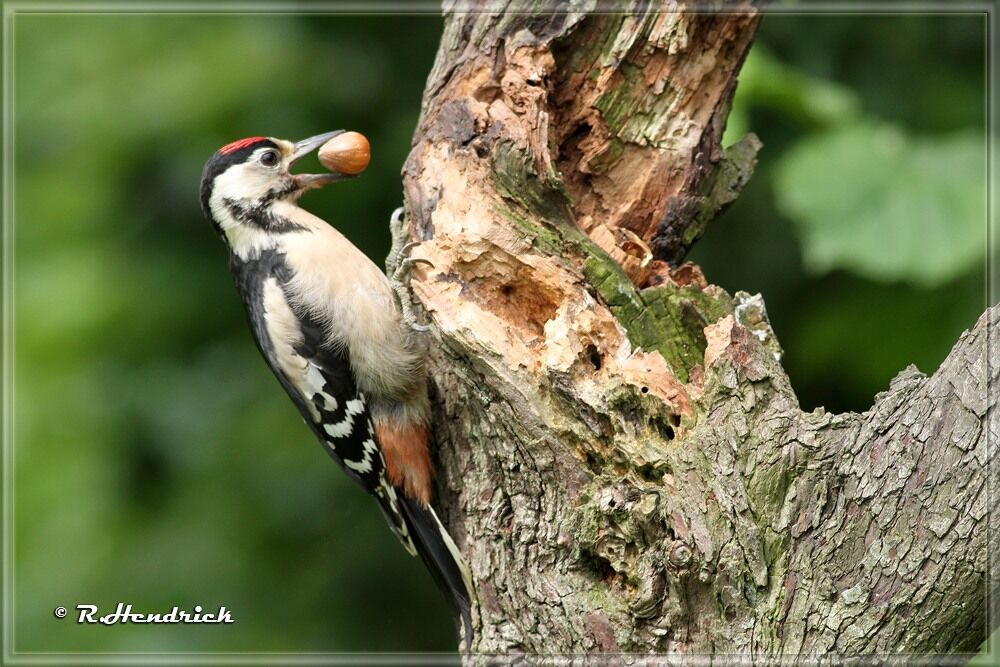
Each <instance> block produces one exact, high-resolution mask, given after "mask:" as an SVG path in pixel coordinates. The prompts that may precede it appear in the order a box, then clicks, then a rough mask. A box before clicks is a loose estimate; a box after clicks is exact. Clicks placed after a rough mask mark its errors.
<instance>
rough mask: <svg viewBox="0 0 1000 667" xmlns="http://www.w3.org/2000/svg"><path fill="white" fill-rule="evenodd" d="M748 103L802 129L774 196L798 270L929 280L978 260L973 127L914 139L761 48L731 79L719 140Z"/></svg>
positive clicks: (979, 191) (736, 132) (742, 124)
mask: <svg viewBox="0 0 1000 667" xmlns="http://www.w3.org/2000/svg"><path fill="white" fill-rule="evenodd" d="M754 107H758V108H760V107H766V108H768V109H770V110H771V111H773V112H777V113H780V114H781V115H782V117H783V118H784V120H785V122H789V121H791V122H795V123H798V124H799V126H800V127H802V128H803V129H804V130H805V133H804V134H803V135H802V136H801V138H799V139H798V141H796V142H795V143H794V144H793V145H792V146H790V147H789V148H788V149H787V150H785V151H784V152H783V154H782V155H781V156H780V157H779V158H778V161H777V165H776V173H775V177H774V188H775V190H774V191H775V196H776V203H777V206H778V209H779V210H780V211H781V213H783V214H784V215H786V216H788V218H789V219H791V220H792V221H793V222H794V223H795V230H796V232H797V234H798V236H799V239H800V242H801V245H802V253H803V261H804V263H805V267H806V269H807V270H809V271H811V272H813V273H816V274H823V273H828V272H830V271H832V270H834V269H844V270H846V271H850V272H852V273H854V274H856V275H859V276H862V277H865V278H870V279H872V280H878V281H905V282H910V283H912V284H915V285H921V286H928V287H930V286H935V285H940V284H943V283H945V282H947V281H948V280H951V279H953V278H956V277H958V276H961V275H963V274H964V273H966V272H968V271H969V270H970V269H972V268H975V267H976V266H981V265H982V262H983V259H984V253H985V250H984V249H985V236H986V224H985V221H986V196H985V195H986V145H985V138H984V136H983V133H982V132H981V131H976V130H972V129H969V130H963V131H960V132H951V133H949V134H924V135H920V136H916V135H914V134H912V133H911V132H909V131H908V130H907V129H906V128H905V127H904V126H902V125H900V124H898V123H890V122H886V121H879V120H877V119H875V118H873V117H872V116H870V115H866V114H865V113H864V111H863V104H862V100H861V99H860V97H859V96H858V94H857V93H856V92H854V91H852V90H851V89H850V88H848V87H846V86H843V85H841V84H839V83H837V82H835V81H831V80H829V79H824V78H820V77H816V76H813V75H810V74H808V73H806V72H804V71H802V70H800V69H798V68H796V67H792V66H790V65H787V64H785V63H782V62H781V61H780V60H778V58H776V57H775V56H774V54H773V53H772V52H771V51H770V50H769V49H768V48H767V46H766V45H764V44H761V43H758V44H756V45H755V46H754V48H753V49H752V50H751V51H750V54H749V55H748V56H747V60H746V63H745V64H744V67H743V70H742V72H741V74H740V80H739V86H738V88H737V92H736V97H735V100H734V104H733V112H732V113H731V114H730V119H729V124H728V125H727V128H726V134H725V137H724V143H726V144H727V145H728V144H729V143H732V142H733V141H735V140H736V139H738V138H739V137H740V136H742V135H743V134H744V133H746V132H747V131H749V130H751V129H753V128H751V127H750V125H749V123H750V120H749V114H750V110H751V109H752V108H754Z"/></svg>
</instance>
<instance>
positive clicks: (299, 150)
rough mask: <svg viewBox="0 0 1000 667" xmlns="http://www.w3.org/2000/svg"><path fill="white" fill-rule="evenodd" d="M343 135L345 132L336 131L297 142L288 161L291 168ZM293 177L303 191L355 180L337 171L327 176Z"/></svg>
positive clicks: (295, 175)
mask: <svg viewBox="0 0 1000 667" xmlns="http://www.w3.org/2000/svg"><path fill="white" fill-rule="evenodd" d="M343 133H344V130H334V131H333V132H327V133H325V134H317V135H316V136H315V137H309V138H308V139H303V140H302V141H299V142H297V143H296V144H295V150H293V151H292V157H291V158H290V159H289V161H288V166H289V167H291V166H292V165H293V164H295V163H296V162H297V161H298V160H299V158H301V157H303V156H305V155H308V154H309V153H312V152H313V151H314V150H316V149H317V148H319V147H320V146H322V145H323V144H325V143H326V142H328V141H330V139H333V138H334V137H335V136H337V135H338V134H343ZM293 177H294V178H295V184H296V185H297V186H298V187H299V188H301V189H303V190H305V189H308V188H318V187H320V186H323V185H326V184H327V183H335V182H336V181H342V180H344V179H347V178H353V176H350V175H348V174H341V173H339V172H336V171H332V172H328V173H326V174H294V175H293Z"/></svg>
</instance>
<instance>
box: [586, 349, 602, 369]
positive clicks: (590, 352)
mask: <svg viewBox="0 0 1000 667" xmlns="http://www.w3.org/2000/svg"><path fill="white" fill-rule="evenodd" d="M587 357H588V358H589V359H590V365H591V366H593V367H594V370H595V371H599V370H601V366H602V365H603V364H602V362H601V353H600V352H598V351H597V347H596V346H594V345H588V346H587Z"/></svg>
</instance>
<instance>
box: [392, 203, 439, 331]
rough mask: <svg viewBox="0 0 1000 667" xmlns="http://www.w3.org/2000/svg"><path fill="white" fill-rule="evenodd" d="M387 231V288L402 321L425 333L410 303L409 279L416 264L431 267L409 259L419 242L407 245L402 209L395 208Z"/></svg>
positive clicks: (423, 326)
mask: <svg viewBox="0 0 1000 667" xmlns="http://www.w3.org/2000/svg"><path fill="white" fill-rule="evenodd" d="M389 229H390V231H391V232H392V247H391V248H390V250H389V256H388V257H386V258H385V269H386V274H387V275H388V276H389V286H390V287H392V292H393V294H395V295H396V302H397V303H398V304H399V312H400V315H402V317H403V321H404V322H406V324H407V325H408V326H409V327H410V328H411V329H413V330H414V331H418V332H421V333H422V332H425V331H428V330H429V329H430V327H428V326H427V325H425V324H421V323H420V322H418V321H417V317H416V315H415V314H414V313H413V302H412V301H411V295H410V287H409V278H410V272H411V271H412V270H413V267H414V265H416V264H425V265H427V266H431V267H433V266H434V264H432V263H431V262H430V261H429V260H426V259H421V258H416V257H410V256H409V253H410V251H411V250H413V248H414V247H415V246H417V245H420V244H419V242H416V241H411V242H409V243H407V234H406V230H405V228H404V223H403V209H402V208H397V209H396V210H395V211H393V213H392V217H391V218H390V219H389Z"/></svg>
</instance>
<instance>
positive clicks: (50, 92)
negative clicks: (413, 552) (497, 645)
mask: <svg viewBox="0 0 1000 667" xmlns="http://www.w3.org/2000/svg"><path fill="white" fill-rule="evenodd" d="M440 26H441V22H440V19H439V18H438V17H435V16H423V17H412V16H411V17H399V16H395V17H394V16H378V15H374V16H371V15H369V16H365V15H352V16H346V15H334V16H308V17H307V16H294V15H289V14H284V15H278V14H273V15H270V14H256V15H254V14H248V15H235V14H228V15H227V14H212V15H209V14H205V15H176V14H175V15H171V14H87V13H81V14H73V13H69V12H67V13H62V14H58V15H52V14H26V15H18V16H17V18H16V22H15V37H16V51H15V59H14V68H15V74H16V85H15V97H14V101H13V104H14V109H13V111H14V118H15V139H16V141H15V146H16V156H15V170H14V178H15V195H16V196H15V199H14V207H15V208H14V218H15V221H14V233H15V244H16V245H15V257H16V262H15V267H14V269H13V273H14V285H13V292H14V300H15V316H14V331H13V339H14V374H15V380H14V385H15V386H14V405H15V408H14V412H15V415H14V417H15V419H14V427H13V428H14V434H15V438H14V449H15V458H16V468H15V478H16V485H15V486H16V497H15V528H14V530H15V543H16V546H15V549H16V551H15V559H14V560H15V573H14V577H15V585H16V590H17V599H16V604H15V620H16V632H15V636H14V648H15V650H17V651H24V652H31V651H43V650H44V651H80V650H91V651H124V650H136V651H155V650H164V651H193V650H195V651H196V650H206V651H364V650H399V651H404V650H450V649H452V648H453V647H454V645H455V644H454V632H453V629H452V623H451V620H450V618H449V613H448V611H447V606H446V604H445V602H444V600H443V599H442V598H441V596H440V594H439V593H438V592H437V590H436V588H435V586H434V584H433V582H432V580H431V579H430V576H429V575H428V574H427V573H426V571H425V569H424V568H423V566H422V564H421V563H420V562H419V560H417V559H413V558H410V557H408V556H407V554H406V553H405V551H403V549H402V548H401V547H400V546H399V544H398V543H397V542H396V541H395V539H394V538H393V537H392V535H391V534H390V532H389V531H388V530H386V528H385V525H384V520H383V519H382V517H381V515H380V513H379V511H378V509H377V507H376V506H375V504H374V503H372V502H371V500H370V499H369V498H367V497H366V496H365V494H364V493H363V492H362V491H361V490H360V489H357V488H356V487H355V486H354V485H353V484H351V482H350V481H349V480H347V479H346V478H345V477H344V475H343V474H342V473H341V471H340V470H338V469H337V467H336V465H335V464H333V462H331V461H330V460H329V458H328V457H327V456H326V454H325V453H324V452H323V450H322V448H321V447H320V446H319V445H318V444H317V443H316V442H315V440H314V439H313V438H312V436H311V434H310V433H309V431H308V429H306V427H305V426H304V425H303V424H302V420H301V418H300V417H299V416H298V414H297V413H296V411H295V409H294V407H293V406H292V404H291V403H290V401H288V399H287V397H285V396H284V394H283V392H282V391H281V389H280V387H279V386H278V385H277V383H276V382H275V381H274V378H273V377H272V376H271V374H270V373H269V372H268V371H267V369H266V368H265V366H264V364H263V362H262V360H261V359H260V357H259V355H258V354H257V351H256V350H255V349H254V346H253V342H252V341H251V339H250V337H249V334H248V332H247V330H246V324H245V318H244V314H243V313H242V312H241V307H240V304H239V299H238V297H237V295H236V292H235V290H234V289H233V285H232V279H231V277H230V276H229V275H228V271H227V268H226V254H225V250H224V247H223V245H222V243H221V242H220V241H219V239H218V238H217V237H216V236H215V234H214V233H213V231H212V230H211V227H210V225H209V224H208V222H207V221H205V220H204V218H203V216H202V213H201V211H200V208H199V202H198V184H199V180H200V177H201V170H202V165H203V164H204V161H205V160H206V159H207V158H208V157H209V156H210V155H211V154H212V152H213V151H215V149H216V148H218V147H219V146H220V145H222V144H223V143H225V142H227V141H231V140H233V139H237V138H239V137H242V136H248V135H255V134H267V135H275V136H281V137H287V138H290V139H298V138H302V137H305V136H309V135H312V134H316V133H319V132H322V131H325V130H330V129H334V128H339V127H347V128H353V129H357V130H359V131H361V132H364V133H365V134H366V135H367V136H368V137H369V138H370V139H371V141H372V145H373V153H374V155H373V161H372V165H371V166H370V167H369V169H368V170H367V171H366V172H365V174H364V176H363V177H361V178H358V179H355V180H353V181H351V183H350V184H344V187H339V188H331V189H330V191H329V192H321V193H315V194H310V195H309V197H308V198H307V199H306V200H305V205H306V206H308V207H309V208H310V209H311V210H313V211H316V212H317V213H318V214H319V215H321V216H322V217H323V218H324V219H326V220H328V221H330V222H331V223H332V224H334V225H335V226H337V227H338V228H339V229H341V230H342V231H344V233H345V234H346V235H347V236H349V237H350V238H351V239H352V240H354V241H355V243H356V244H357V245H359V246H360V247H361V248H362V249H364V250H366V251H367V252H369V253H370V254H372V255H373V256H374V257H375V258H379V256H380V255H382V254H384V252H385V248H386V247H387V245H388V243H387V241H388V232H387V227H386V220H387V219H388V216H389V214H390V212H391V211H392V210H393V209H394V208H395V207H396V206H398V205H399V203H400V200H401V194H400V183H399V168H400V165H401V164H402V162H403V159H404V158H405V156H406V154H407V152H408V150H409V138H410V135H411V134H412V131H413V127H414V124H415V122H416V118H417V114H418V113H419V105H420V94H421V91H422V88H423V80H424V77H425V76H426V74H427V71H428V70H429V68H430V65H431V62H432V60H433V55H434V48H435V46H436V42H437V35H438V33H439V31H440ZM404 32H405V34H406V35H407V40H405V41H404V40H400V39H399V38H398V36H399V35H400V34H402V33H404ZM118 601H123V602H127V603H129V602H130V603H132V604H133V605H135V608H136V609H137V610H148V611H157V610H159V609H163V608H166V609H169V608H170V607H171V606H172V605H175V604H176V605H180V606H182V607H183V606H193V605H195V604H201V605H203V606H206V607H207V606H212V605H219V604H224V605H226V606H227V607H229V608H230V609H231V610H232V611H233V615H234V617H235V618H236V623H234V624H233V625H232V626H226V627H215V628H203V627H191V626H180V627H178V626H148V627H146V626H137V625H132V626H122V627H114V628H100V629H99V630H98V631H96V632H95V631H94V628H89V627H84V626H78V625H76V623H74V622H72V620H71V619H64V622H61V623H60V622H59V621H58V620H56V619H54V617H53V615H52V610H53V608H54V607H55V606H57V605H63V606H66V607H69V608H70V610H71V614H72V612H73V606H74V605H75V604H78V603H93V604H98V605H101V606H102V607H110V608H113V607H114V605H115V604H116V603H117V602H118ZM414 610H419V612H420V613H415V611H414ZM390 626H391V627H392V631H391V632H387V631H386V628H387V627H390Z"/></svg>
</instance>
